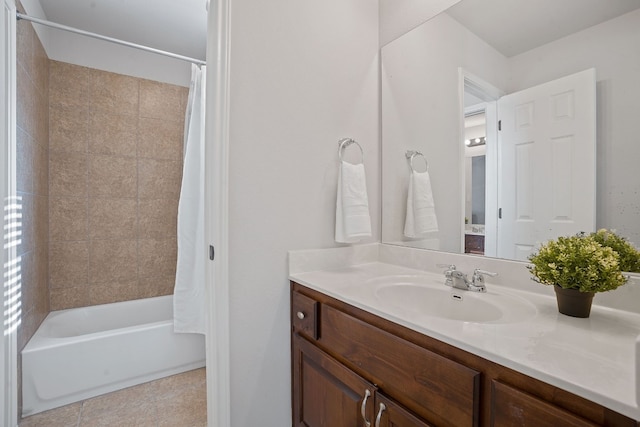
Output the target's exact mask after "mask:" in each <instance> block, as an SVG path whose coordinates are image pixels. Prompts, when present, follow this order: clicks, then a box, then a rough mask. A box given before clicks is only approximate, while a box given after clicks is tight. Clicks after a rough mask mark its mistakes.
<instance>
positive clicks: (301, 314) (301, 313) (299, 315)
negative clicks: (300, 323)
mask: <svg viewBox="0 0 640 427" xmlns="http://www.w3.org/2000/svg"><path fill="white" fill-rule="evenodd" d="M296 316H298V319H300V320H303V319H304V318H305V317H306V316H305V315H304V313H303V312H301V311H299V312H297V313H296Z"/></svg>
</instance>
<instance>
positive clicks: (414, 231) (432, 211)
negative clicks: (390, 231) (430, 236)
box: [404, 171, 438, 237]
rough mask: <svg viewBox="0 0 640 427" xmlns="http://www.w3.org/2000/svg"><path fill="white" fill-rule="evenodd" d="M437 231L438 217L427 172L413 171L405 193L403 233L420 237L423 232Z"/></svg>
mask: <svg viewBox="0 0 640 427" xmlns="http://www.w3.org/2000/svg"><path fill="white" fill-rule="evenodd" d="M435 231H438V219H437V217H436V208H435V204H434V202H433V193H432V191H431V179H430V178H429V172H416V171H413V172H412V173H411V176H410V177H409V194H408V195H407V219H406V221H405V223H404V235H405V236H407V237H421V236H422V235H423V234H426V233H432V232H435Z"/></svg>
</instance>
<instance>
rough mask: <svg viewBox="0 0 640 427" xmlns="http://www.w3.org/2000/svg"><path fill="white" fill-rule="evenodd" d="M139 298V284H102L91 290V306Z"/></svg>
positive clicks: (130, 282)
mask: <svg viewBox="0 0 640 427" xmlns="http://www.w3.org/2000/svg"><path fill="white" fill-rule="evenodd" d="M137 298H139V289H138V282H137V281H136V280H134V281H129V282H115V283H102V284H99V285H92V286H91V287H90V288H89V304H90V305H97V304H109V303H112V302H120V301H129V300H133V299H137Z"/></svg>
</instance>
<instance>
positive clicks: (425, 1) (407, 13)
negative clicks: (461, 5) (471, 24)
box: [379, 0, 460, 46]
mask: <svg viewBox="0 0 640 427" xmlns="http://www.w3.org/2000/svg"><path fill="white" fill-rule="evenodd" d="M459 1H460V0H379V3H380V46H384V45H386V44H387V43H389V42H391V41H393V40H395V39H397V38H398V37H400V36H401V35H403V34H404V33H406V32H407V31H409V30H411V29H413V28H415V27H417V26H418V25H420V24H422V23H423V22H425V21H427V20H429V19H431V18H433V17H434V16H436V15H437V14H438V13H440V12H442V11H444V10H446V9H448V8H449V7H450V6H453V5H454V4H456V3H458V2H459Z"/></svg>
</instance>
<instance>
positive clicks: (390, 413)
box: [375, 392, 432, 427]
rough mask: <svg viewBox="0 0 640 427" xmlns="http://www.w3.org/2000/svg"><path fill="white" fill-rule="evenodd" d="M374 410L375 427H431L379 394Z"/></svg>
mask: <svg viewBox="0 0 640 427" xmlns="http://www.w3.org/2000/svg"><path fill="white" fill-rule="evenodd" d="M375 408H376V421H375V427H432V426H431V424H427V423H426V422H424V421H422V420H420V419H419V418H417V417H416V416H414V415H413V414H411V413H410V412H409V411H407V410H406V409H404V408H403V407H402V406H400V405H398V404H397V403H395V402H393V401H392V400H390V399H389V398H387V397H385V396H384V395H382V394H381V393H379V392H378V393H377V394H376V400H375Z"/></svg>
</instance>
